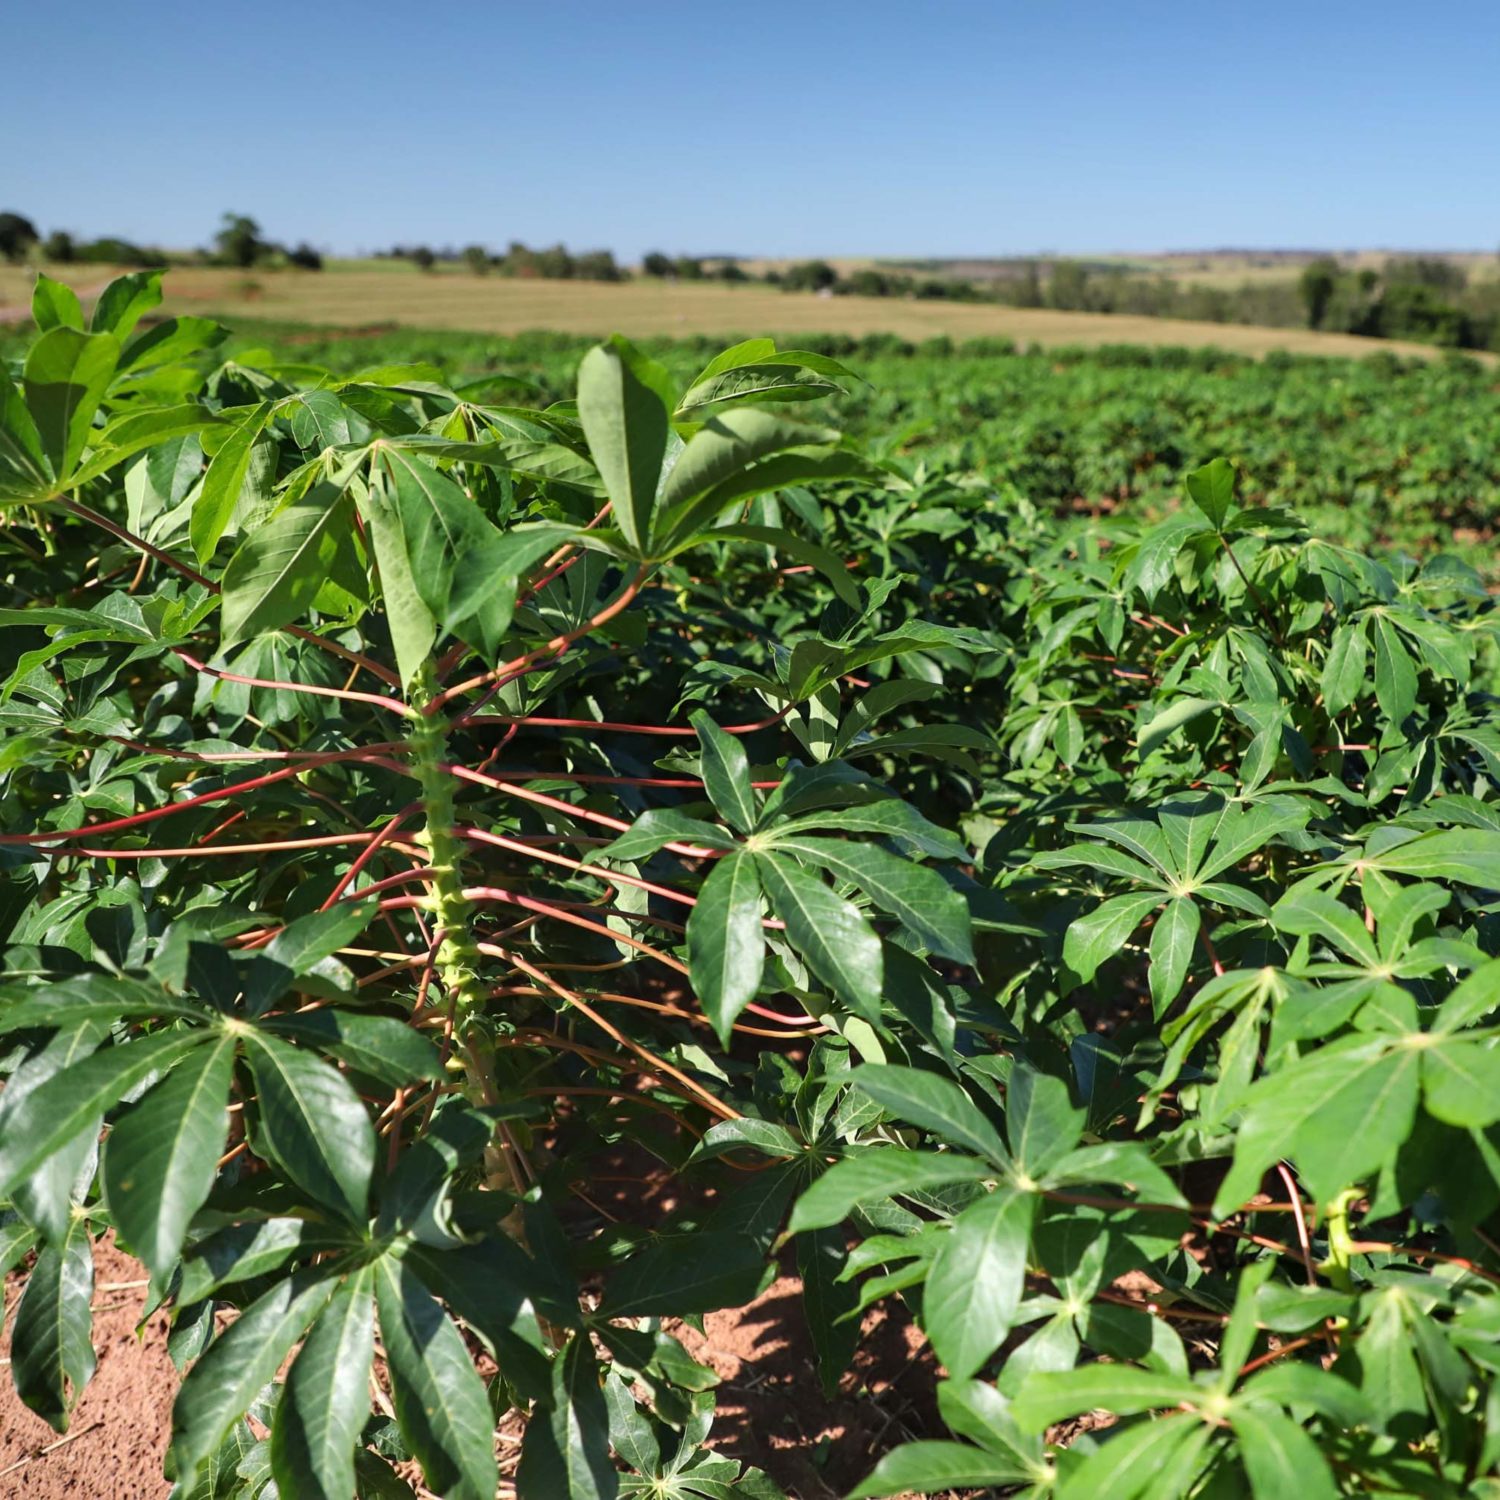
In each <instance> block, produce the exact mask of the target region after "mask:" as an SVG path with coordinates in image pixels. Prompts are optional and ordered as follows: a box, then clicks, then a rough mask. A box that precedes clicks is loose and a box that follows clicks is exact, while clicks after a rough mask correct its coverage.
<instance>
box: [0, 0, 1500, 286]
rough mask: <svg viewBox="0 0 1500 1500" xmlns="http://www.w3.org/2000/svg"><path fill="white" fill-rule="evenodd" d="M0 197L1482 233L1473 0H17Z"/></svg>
mask: <svg viewBox="0 0 1500 1500" xmlns="http://www.w3.org/2000/svg"><path fill="white" fill-rule="evenodd" d="M3 37H4V47H3V50H4V55H5V66H4V75H5V86H4V87H5V124H4V125H3V126H0V200H3V201H0V207H5V208H15V209H17V210H19V211H21V212H23V213H25V214H27V215H28V216H29V217H30V218H32V219H33V220H34V221H36V222H37V224H38V225H39V227H41V228H42V229H43V231H44V232H45V231H46V230H48V229H52V228H57V227H65V228H69V229H72V230H74V231H75V232H79V233H83V234H87V235H91V236H92V235H96V234H100V233H105V232H109V233H116V234H121V235H124V236H126V237H128V238H131V239H138V240H142V241H147V242H152V243H160V244H165V245H167V246H169V247H174V248H175V247H186V246H190V245H198V244H204V243H206V242H207V240H208V239H209V237H210V235H211V234H212V231H213V228H214V226H215V224H216V222H217V220H218V218H219V215H220V214H221V213H222V212H223V211H224V210H225V209H234V210H237V211H240V212H245V213H249V214H252V215H253V216H254V217H255V218H257V219H258V220H259V221H260V223H261V225H262V227H263V229H264V230H265V232H266V233H267V234H268V235H269V236H271V237H272V238H274V239H279V240H300V239H304V238H305V239H308V240H310V241H312V242H313V243H314V244H316V245H318V246H320V247H321V248H323V249H325V250H331V251H334V252H338V253H343V252H351V251H355V250H361V249H365V250H368V249H374V248H377V247H382V246H387V245H390V244H391V243H393V242H396V241H406V242H416V241H424V242H427V243H429V244H433V245H444V244H453V245H462V244H464V243H467V242H470V241H475V240H479V241H484V242H487V243H490V244H492V245H497V246H499V245H503V244H504V243H505V242H506V241H508V240H510V239H512V238H516V239H522V240H526V241H528V242H530V243H550V242H553V241H556V240H563V241H565V242H566V243H567V244H568V245H569V246H571V247H572V248H574V249H583V248H590V247H597V246H605V247H609V248H612V249H613V250H615V251H616V253H618V254H620V255H622V256H624V257H626V258H629V259H633V258H635V257H637V256H638V255H639V254H640V253H641V252H642V251H644V250H646V249H649V248H653V247H659V248H662V249H665V250H668V251H673V252H678V251H691V252H698V253H712V252H716V251H725V252H737V253H743V254H757V253H760V254H773V255H806V254H816V253H822V254H839V253H842V254H877V255H900V254H907V255H917V254H931V255H959V254H1005V253H1014V252H1029V251H1040V250H1055V251H1061V252H1078V251H1087V250H1097V251H1106V250H1126V251H1129V250H1152V249H1177V248H1202V247H1210V246H1221V245H1236V246H1242V245H1252V246H1287V247H1293V246H1295V247H1301V246H1319V247H1335V248H1338V247H1353V246H1378V247H1396V248H1471V249H1490V248H1493V247H1495V246H1496V245H1497V244H1500V91H1497V87H1496V84H1497V78H1500V6H1496V5H1495V4H1494V3H1493V0H1484V3H1456V0H1449V3H1440V4H1435V5H1425V6H1418V5H1412V4H1410V3H1409V0H1408V3H1402V4H1396V3H1391V0H1367V3H1363V4H1342V3H1340V4H1333V3H1326V0H1324V3H1319V0H1295V3H1287V0H1260V3H1255V4H1241V3H1235V4H1229V3H1225V0H1210V3H1208V4H1204V3H1202V0H1198V3H1193V4H1189V3H1171V4H1167V3H1153V0H1127V3H1119V0H1115V3H1095V0H1027V3H1013V0H989V3H977V0H927V3H925V4H924V3H921V0H915V3H913V0H903V3H900V4H893V3H889V0H862V3H854V0H821V3H820V0H749V3H743V4H725V3H723V0H719V3H700V4H696V5H689V4H664V3H659V0H634V3H629V0H534V3H531V4H525V5H522V4H515V3H512V0H481V3H477V4H476V3H469V4H449V5H435V4H422V3H413V0H403V3H393V0H364V3H357V4H356V3H349V0H306V3H304V4H300V5H290V4H285V3H282V0H262V3H255V0H247V3H242V4H238V5H219V4H211V3H206V0H193V3H183V0H162V3H157V4H150V5H147V4H120V3H119V0H111V3H102V0H90V3H80V0H48V3H46V4H35V3H33V4H26V3H23V0H16V3H15V4H13V5H12V6H10V7H9V8H8V14H7V18H6V21H5V24H4V27H3Z"/></svg>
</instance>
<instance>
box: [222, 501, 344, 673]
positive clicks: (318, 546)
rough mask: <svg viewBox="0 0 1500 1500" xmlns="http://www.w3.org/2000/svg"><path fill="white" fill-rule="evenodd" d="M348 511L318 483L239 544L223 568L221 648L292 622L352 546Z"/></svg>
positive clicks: (306, 607) (315, 596)
mask: <svg viewBox="0 0 1500 1500" xmlns="http://www.w3.org/2000/svg"><path fill="white" fill-rule="evenodd" d="M352 524H353V507H352V505H351V504H350V501H349V499H348V497H347V496H346V495H344V494H341V493H338V492H337V491H336V490H335V488H334V486H332V485H329V484H317V485H314V486H313V488H312V489H311V490H310V491H308V493H307V495H306V496H305V497H304V498H303V499H302V500H300V501H299V502H298V503H297V504H295V505H289V506H288V507H287V508H286V509H285V510H283V511H280V512H278V513H277V514H276V515H275V516H273V517H272V518H271V519H270V520H269V521H268V522H267V523H266V524H265V525H264V526H262V527H260V528H258V529H257V530H256V531H254V532H252V533H251V535H250V536H248V537H246V538H245V540H244V541H243V542H241V543H240V546H239V548H238V550H237V551H236V552H235V554H234V556H233V557H231V558H230V559H229V565H228V566H227V567H226V568H225V569H224V578H223V585H222V588H223V606H222V616H221V629H222V632H223V643H224V645H225V646H226V647H229V646H234V645H238V644H239V643H240V642H241V641H248V640H249V639H250V638H251V637H252V636H256V635H259V634H261V633H262V632H263V631H267V630H277V629H280V627H281V626H283V625H292V624H295V623H296V622H297V621H298V620H299V619H300V618H301V617H302V616H303V615H305V614H306V613H307V611H308V610H309V609H310V608H311V607H312V603H313V600H314V599H315V598H317V596H318V592H319V590H320V589H322V587H323V585H324V584H325V583H326V582H327V580H328V578H329V575H330V574H331V573H332V572H334V570H335V568H336V565H337V564H336V558H337V556H338V554H339V552H340V551H341V550H344V549H348V548H351V547H352V546H353V538H352V532H351V528H352Z"/></svg>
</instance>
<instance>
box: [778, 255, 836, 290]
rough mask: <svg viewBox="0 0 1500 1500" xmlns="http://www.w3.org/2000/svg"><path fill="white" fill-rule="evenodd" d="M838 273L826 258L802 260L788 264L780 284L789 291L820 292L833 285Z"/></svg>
mask: <svg viewBox="0 0 1500 1500" xmlns="http://www.w3.org/2000/svg"><path fill="white" fill-rule="evenodd" d="M838 279H839V273H838V272H837V271H835V270H834V269H833V267H832V266H830V265H829V264H828V262H827V261H826V260H803V261H798V262H797V264H796V265H794V266H788V267H787V269H786V273H785V275H783V276H782V278H781V284H782V286H783V287H785V288H786V290H787V291H789V292H822V291H826V290H828V289H830V288H831V287H833V286H834V285H835V284H836V283H837V282H838Z"/></svg>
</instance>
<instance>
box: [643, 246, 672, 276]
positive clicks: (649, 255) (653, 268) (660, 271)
mask: <svg viewBox="0 0 1500 1500" xmlns="http://www.w3.org/2000/svg"><path fill="white" fill-rule="evenodd" d="M674 269H675V266H674V262H673V260H672V257H671V256H670V255H663V254H662V252H661V251H660V250H648V251H647V252H646V254H645V255H643V256H642V257H641V270H642V271H644V272H645V273H646V275H647V276H670V275H672V273H673V271H674Z"/></svg>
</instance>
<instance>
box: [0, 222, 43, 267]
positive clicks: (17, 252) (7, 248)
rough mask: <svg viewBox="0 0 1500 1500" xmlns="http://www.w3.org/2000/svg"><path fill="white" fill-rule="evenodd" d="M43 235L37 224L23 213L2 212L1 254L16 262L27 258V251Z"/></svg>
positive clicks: (13, 262)
mask: <svg viewBox="0 0 1500 1500" xmlns="http://www.w3.org/2000/svg"><path fill="white" fill-rule="evenodd" d="M40 238H41V236H40V235H39V234H38V233H37V232H36V225H35V224H33V223H32V222H31V220H30V219H28V218H26V217H24V216H23V215H21V214H13V213H0V255H3V256H4V257H5V258H6V260H8V261H10V262H11V263H12V264H15V263H16V262H17V261H21V260H24V259H25V258H26V252H27V251H28V250H30V249H31V247H32V246H33V245H34V244H36V242H37V241H38V240H39V239H40Z"/></svg>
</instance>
